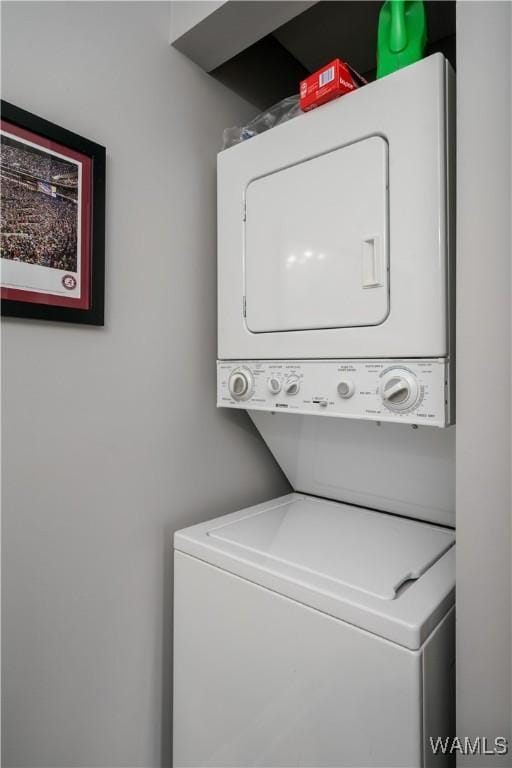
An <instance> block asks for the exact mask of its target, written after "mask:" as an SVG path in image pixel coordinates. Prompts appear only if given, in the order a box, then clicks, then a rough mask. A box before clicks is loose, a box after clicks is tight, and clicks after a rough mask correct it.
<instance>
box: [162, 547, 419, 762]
mask: <svg viewBox="0 0 512 768" xmlns="http://www.w3.org/2000/svg"><path fill="white" fill-rule="evenodd" d="M174 584H175V587H174V595H175V598H174V702H175V704H174V712H173V714H174V728H173V751H174V760H173V765H174V766H175V768H185V767H187V768H197V766H219V767H220V766H222V767H223V768H228V767H232V768H244V767H245V766H247V767H248V766H258V767H259V768H264V767H266V768H277V767H278V766H279V768H285V766H289V768H297V766H299V765H304V766H316V768H321V767H322V766H331V767H334V766H336V768H342V766H347V767H348V766H350V767H351V768H355V767H356V766H365V767H366V768H370V766H375V767H377V766H378V768H400V767H403V768H419V766H420V765H421V764H422V759H421V758H422V755H421V752H422V740H421V714H422V713H421V654H420V653H419V652H411V651H407V650H406V649H405V648H401V647H399V646H396V645H394V644H392V643H388V642H386V641H385V640H381V639H380V638H375V637H374V636H373V635H371V634H369V633H367V632H363V631H361V630H359V629H357V628H356V627H353V626H351V625H349V624H345V623H344V622H341V621H337V620H335V619H332V618H331V617H330V616H326V615H324V614H322V613H319V612H318V611H312V610H311V609H309V608H306V607H304V606H303V605H301V604H300V603H297V602H295V601H294V600H289V599H287V598H285V597H282V596H281V595H279V594H275V593H273V592H271V591H269V590H266V589H262V588H261V587H259V586H257V585H255V584H252V583H250V582H247V581H245V580H243V579H240V578H238V577H237V576H234V575H232V574H229V573H226V572H225V571H223V570H221V569H219V568H215V567H212V566H211V565H209V564H207V563H205V562H201V561H200V560H197V559H195V558H193V557H189V556H188V555H186V554H182V553H181V552H176V553H175V560H174ZM391 702H392V705H391Z"/></svg>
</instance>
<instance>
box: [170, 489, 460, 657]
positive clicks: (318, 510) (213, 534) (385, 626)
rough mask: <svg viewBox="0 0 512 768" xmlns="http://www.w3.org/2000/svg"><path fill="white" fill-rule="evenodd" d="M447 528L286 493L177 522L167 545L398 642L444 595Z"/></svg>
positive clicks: (450, 582)
mask: <svg viewBox="0 0 512 768" xmlns="http://www.w3.org/2000/svg"><path fill="white" fill-rule="evenodd" d="M454 542H455V536H454V532H453V531H452V530H451V529H448V528H441V527H439V526H435V525H431V524H429V523H422V522H418V521H415V520H410V519H407V518H403V517H398V516H396V515H390V514H387V513H384V512H375V511H373V510H369V509H365V508H363V507H354V506H350V505H347V504H341V503H339V502H332V501H326V500H324V499H319V498H317V497H312V496H306V495H303V494H295V493H292V494H289V495H288V496H284V497H281V498H279V499H275V500H273V501H270V502H267V503H265V504H260V505H257V506H256V507H252V508H248V509H245V510H241V511H240V512H235V513H233V514H231V515H226V516H224V517H221V518H218V519H217V520H210V521H208V522H206V523H201V524H199V525H195V526H193V527H191V528H188V529H185V530H184V531H179V532H178V533H176V535H175V547H176V549H179V550H181V551H182V552H185V553H187V554H190V555H193V556H196V557H199V558H201V559H202V560H204V561H206V562H209V563H211V564H212V565H215V566H218V567H220V568H223V569H225V570H227V571H229V572H231V573H233V574H235V575H237V576H241V577H242V578H245V579H247V580H249V581H252V582H254V583H256V584H259V585H260V586H263V587H267V588H269V589H272V590H273V591H275V592H277V593H278V594H282V595H286V596H288V597H291V598H293V599H295V600H298V601H299V602H302V603H304V604H305V605H307V606H309V607H311V608H316V609H318V610H321V611H323V612H325V613H328V614H330V615H332V616H335V617H337V618H339V619H343V620H344V621H348V622H350V623H352V624H355V625H357V626H359V627H361V628H363V629H367V630H369V631H371V632H374V633H375V634H378V635H381V636H382V637H386V638H388V639H389V640H393V641H395V642H397V643H400V644H401V645H405V646H406V647H408V648H412V649H415V648H419V647H420V645H421V643H422V642H423V641H424V640H425V639H426V637H427V636H428V634H429V632H430V631H431V630H432V629H433V628H434V627H435V626H436V624H437V622H438V621H439V620H440V618H442V616H443V615H444V614H445V613H446V611H447V610H448V609H449V608H450V606H451V605H452V604H453V599H454V586H455V570H454V564H455V563H454V547H453V544H454Z"/></svg>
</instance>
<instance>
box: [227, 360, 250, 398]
mask: <svg viewBox="0 0 512 768" xmlns="http://www.w3.org/2000/svg"><path fill="white" fill-rule="evenodd" d="M228 387H229V392H230V395H231V397H232V398H233V399H234V400H248V399H249V398H250V397H251V395H252V393H253V389H254V378H253V375H252V373H251V371H250V370H249V369H248V368H236V369H235V370H234V371H232V372H231V375H230V377H229V381H228Z"/></svg>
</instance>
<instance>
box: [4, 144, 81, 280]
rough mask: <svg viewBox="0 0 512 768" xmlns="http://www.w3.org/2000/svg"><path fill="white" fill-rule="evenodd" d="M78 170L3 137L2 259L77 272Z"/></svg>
mask: <svg viewBox="0 0 512 768" xmlns="http://www.w3.org/2000/svg"><path fill="white" fill-rule="evenodd" d="M77 198H78V167H77V166H76V165H75V164H73V163H71V162H67V161H65V160H62V159H60V158H58V157H56V156H55V155H53V154H52V153H50V152H44V151H43V150H40V149H36V148H35V147H31V146H30V145H27V144H24V143H22V142H21V141H17V140H15V139H13V138H11V137H8V136H5V135H4V134H2V137H1V240H2V258H4V259H10V260H11V261H19V262H24V263H26V264H38V265H40V266H43V267H51V268H53V269H59V270H65V271H67V272H76V271H77V268H78V265H77V262H78V253H77V250H78V249H77V246H78V204H77V202H78V200H77Z"/></svg>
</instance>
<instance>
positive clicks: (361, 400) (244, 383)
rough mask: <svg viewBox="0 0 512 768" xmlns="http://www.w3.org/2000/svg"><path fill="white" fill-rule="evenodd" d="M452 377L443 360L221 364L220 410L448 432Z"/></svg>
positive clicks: (218, 374) (218, 392)
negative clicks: (352, 420)
mask: <svg viewBox="0 0 512 768" xmlns="http://www.w3.org/2000/svg"><path fill="white" fill-rule="evenodd" d="M450 374H451V371H450V365H449V362H448V361H447V360H445V359H443V358H440V359H437V360H392V359H389V360H383V359H375V360H293V359H290V360H233V361H230V362H225V361H219V362H218V363H217V405H218V406H219V407H225V408H244V409H249V410H253V411H274V412H277V411H280V412H287V413H296V414H298V413H300V414H304V415H308V414H311V415H320V416H336V417H344V418H349V419H362V420H370V421H382V422H399V423H402V424H414V425H427V426H434V427H446V426H447V425H449V424H450V423H452V420H453V411H452V408H451V386H450V385H451V382H450Z"/></svg>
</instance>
